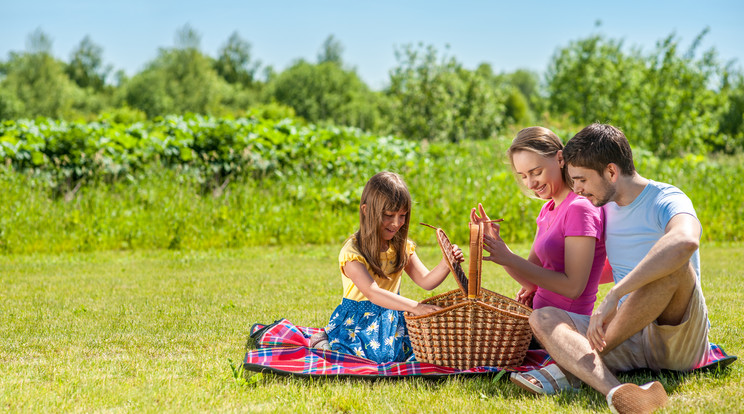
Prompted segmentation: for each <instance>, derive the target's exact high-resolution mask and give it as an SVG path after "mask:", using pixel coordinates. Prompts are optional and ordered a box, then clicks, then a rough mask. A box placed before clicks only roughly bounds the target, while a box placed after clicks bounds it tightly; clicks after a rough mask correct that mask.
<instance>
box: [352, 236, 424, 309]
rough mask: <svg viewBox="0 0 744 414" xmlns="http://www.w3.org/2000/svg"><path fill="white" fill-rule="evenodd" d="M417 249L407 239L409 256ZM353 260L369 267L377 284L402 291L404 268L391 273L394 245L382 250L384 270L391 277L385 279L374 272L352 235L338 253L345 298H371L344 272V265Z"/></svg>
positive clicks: (368, 269) (393, 261)
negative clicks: (401, 283) (384, 250)
mask: <svg viewBox="0 0 744 414" xmlns="http://www.w3.org/2000/svg"><path fill="white" fill-rule="evenodd" d="M415 250H416V245H415V244H414V243H413V242H412V241H411V240H406V253H407V254H408V256H410V255H412V254H413V252H414V251H415ZM353 261H356V262H360V263H362V264H363V265H364V267H366V268H367V271H368V272H369V275H370V276H372V279H374V281H375V282H377V286H379V287H380V288H382V289H385V290H387V291H389V292H393V293H398V292H399V291H400V280H401V275H402V274H403V269H401V270H399V271H398V272H397V273H391V271H392V270H393V265H394V264H395V250H394V249H393V246H392V245H390V247H389V248H388V250H387V251H386V252H380V264H381V267H382V271H383V272H385V274H386V275H388V276H389V277H390V279H384V278H382V277H379V276H378V275H377V274H375V273H373V272H372V269H371V268H370V267H369V264H368V263H367V260H365V259H364V256H362V254H361V253H360V252H359V248H358V247H357V244H356V237H354V236H352V237H350V238H349V239H348V240H346V243H345V244H344V247H343V248H341V253H339V255H338V265H339V268H340V269H341V281H342V282H343V285H344V298H347V299H351V300H355V301H357V302H358V301H362V300H369V299H367V298H366V297H365V296H364V295H363V294H362V292H361V291H360V290H359V288H357V287H356V285H355V284H354V282H352V281H351V279H349V277H348V276H346V274H345V273H344V266H346V264H347V263H349V262H353Z"/></svg>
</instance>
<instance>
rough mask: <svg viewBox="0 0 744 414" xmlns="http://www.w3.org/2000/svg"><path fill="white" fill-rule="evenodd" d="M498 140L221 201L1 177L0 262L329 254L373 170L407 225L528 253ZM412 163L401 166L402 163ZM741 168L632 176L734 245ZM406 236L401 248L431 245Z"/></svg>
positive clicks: (235, 192)
mask: <svg viewBox="0 0 744 414" xmlns="http://www.w3.org/2000/svg"><path fill="white" fill-rule="evenodd" d="M505 147H506V140H505V139H493V140H488V141H467V142H462V143H460V144H458V145H455V144H431V145H422V146H421V147H420V148H419V149H418V150H417V151H418V155H417V156H416V157H414V158H411V157H409V156H405V157H395V156H392V155H391V156H390V159H389V161H388V162H385V161H384V160H380V159H378V160H376V161H375V162H374V163H370V164H369V165H366V164H363V165H361V166H359V167H358V169H355V170H354V172H353V173H351V172H349V171H346V172H342V171H338V172H334V173H322V174H321V173H307V172H306V173H302V172H298V173H293V174H288V175H282V176H269V177H265V178H262V179H257V178H248V177H243V178H240V177H237V178H235V179H234V180H232V181H229V182H227V185H226V186H225V187H224V189H223V190H222V191H218V192H214V191H212V190H205V187H204V185H203V182H202V181H201V178H200V176H199V175H198V174H193V171H191V172H189V170H184V169H177V168H176V169H174V168H166V167H163V166H159V165H150V166H149V167H148V168H145V169H144V170H143V171H142V172H141V173H139V174H135V175H133V176H131V177H130V178H129V179H121V180H114V181H108V180H103V179H101V180H95V179H91V180H89V181H86V182H85V184H84V185H82V186H81V187H80V189H79V190H78V191H77V192H76V193H75V195H74V197H71V199H70V201H66V200H65V199H64V198H62V197H55V196H54V191H53V190H52V189H51V187H50V186H49V184H48V182H46V181H45V178H44V176H43V175H33V174H30V173H19V172H15V171H13V170H12V169H11V168H9V167H0V197H2V202H1V203H0V252H5V253H31V252H63V251H91V250H99V249H100V250H110V249H114V250H130V249H152V248H158V249H209V248H224V247H226V248H234V247H240V246H260V245H285V244H307V243H310V244H317V243H321V244H322V243H338V242H339V241H341V240H343V239H344V238H345V237H347V236H348V235H349V234H350V233H351V232H353V230H354V229H355V227H356V226H357V223H358V212H357V209H358V203H359V197H360V196H361V191H362V188H363V186H364V183H365V182H366V180H367V179H368V178H369V177H370V176H371V175H373V174H374V173H375V172H377V170H378V169H380V168H383V169H389V170H393V171H397V172H399V173H401V174H402V175H403V177H404V178H405V179H406V180H407V182H408V185H409V187H410V189H411V192H412V195H413V199H414V207H413V217H412V219H413V223H418V222H419V221H424V222H427V223H429V224H433V225H436V226H439V227H442V228H444V229H446V230H447V231H448V233H449V234H450V235H451V236H453V238H454V239H455V240H467V227H463V226H462V223H464V222H466V221H467V219H468V212H469V211H470V208H472V207H474V206H475V205H476V203H478V202H483V204H484V205H485V206H486V208H487V210H488V211H489V213H490V214H491V215H492V216H493V217H503V218H505V220H506V221H505V222H504V224H503V236H504V237H505V239H506V240H508V241H510V242H526V241H529V240H531V238H532V237H533V235H534V228H535V224H534V220H535V217H536V215H537V211H538V210H539V208H540V206H541V205H542V202H541V201H539V200H534V199H530V198H528V197H525V196H524V194H523V193H522V192H521V190H520V188H519V186H518V185H517V182H516V180H515V179H514V177H513V175H512V173H511V171H510V169H509V166H508V165H507V163H506V160H505V158H504V155H503V154H504V151H505ZM409 155H410V154H409ZM743 160H744V158H742V156H738V157H732V158H724V159H707V158H704V157H702V156H688V157H686V158H679V159H671V160H660V159H658V158H655V157H653V156H652V155H650V154H648V153H645V152H643V151H637V153H636V161H637V165H638V169H639V171H640V173H641V174H642V175H644V176H646V177H648V178H652V179H654V180H657V181H665V182H670V183H672V184H674V185H677V186H678V187H680V188H681V189H682V190H683V191H685V192H686V193H687V194H688V195H689V196H690V198H691V199H692V201H693V203H694V204H695V207H696V209H697V212H698V215H699V216H700V219H701V222H702V223H703V227H704V234H703V237H704V238H705V239H706V240H708V241H739V240H742V234H744V220H741V219H740V217H744V187H742V186H738V185H732V184H731V182H732V181H731V177H738V176H744V162H742V161H743ZM429 235H430V233H429V232H428V230H427V229H425V228H423V227H421V226H418V225H415V224H414V226H413V227H412V229H411V237H412V238H413V239H414V240H416V241H419V240H430V239H429Z"/></svg>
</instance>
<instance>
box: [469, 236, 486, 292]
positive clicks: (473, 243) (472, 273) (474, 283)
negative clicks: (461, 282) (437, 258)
mask: <svg viewBox="0 0 744 414" xmlns="http://www.w3.org/2000/svg"><path fill="white" fill-rule="evenodd" d="M469 226H470V266H468V298H470V299H474V298H477V297H479V296H480V287H481V265H482V264H483V230H484V226H485V225H484V224H483V223H477V224H475V223H470V224H469Z"/></svg>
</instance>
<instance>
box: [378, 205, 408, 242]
mask: <svg viewBox="0 0 744 414" xmlns="http://www.w3.org/2000/svg"><path fill="white" fill-rule="evenodd" d="M407 215H408V210H406V209H404V208H402V209H400V210H398V211H383V212H382V223H380V237H382V240H383V241H385V242H388V241H390V240H392V239H393V237H394V236H395V233H397V232H398V230H400V228H401V227H403V225H404V224H406V216H407Z"/></svg>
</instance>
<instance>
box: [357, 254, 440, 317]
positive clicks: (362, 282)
mask: <svg viewBox="0 0 744 414" xmlns="http://www.w3.org/2000/svg"><path fill="white" fill-rule="evenodd" d="M414 254H415V253H414ZM344 274H345V275H346V276H347V277H348V278H349V279H351V281H352V282H354V285H356V287H357V288H358V289H359V291H360V292H362V294H363V295H364V296H365V297H366V298H367V299H369V300H370V302H372V303H374V304H375V305H377V306H382V307H383V308H387V309H392V310H400V311H408V312H411V313H413V314H414V315H423V314H426V313H431V312H434V311H437V310H440V309H441V308H440V307H439V306H434V305H428V304H425V303H419V302H416V301H415V300H413V299H408V298H406V297H403V296H400V295H398V294H396V293H393V292H390V291H387V290H385V289H382V288H380V287H379V286H378V285H377V282H375V280H374V279H372V276H370V274H369V272H368V271H367V268H366V267H365V266H364V264H362V263H360V262H357V261H351V262H348V263H346V265H344Z"/></svg>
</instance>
